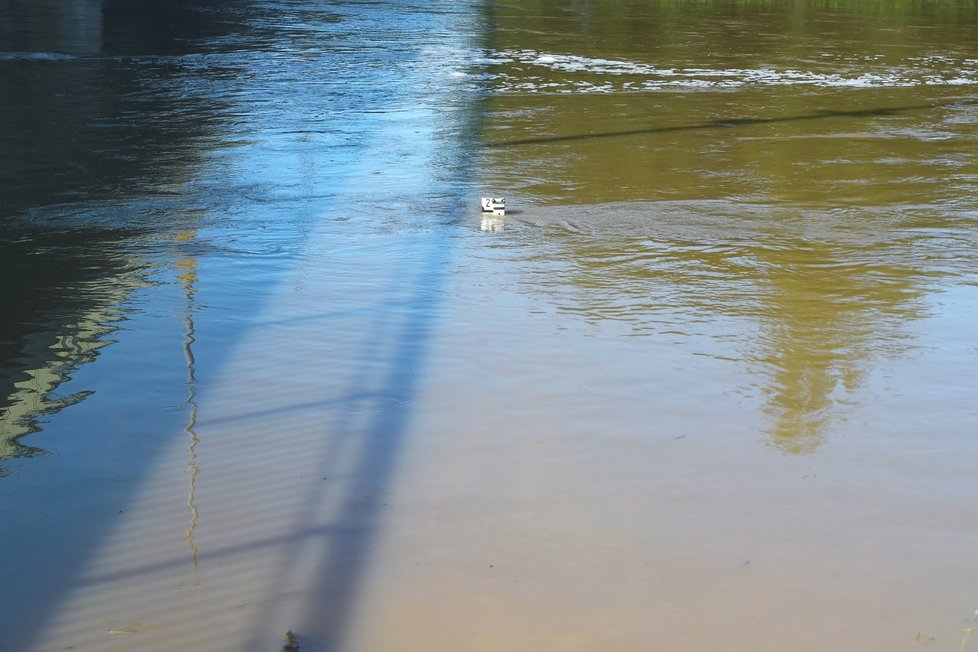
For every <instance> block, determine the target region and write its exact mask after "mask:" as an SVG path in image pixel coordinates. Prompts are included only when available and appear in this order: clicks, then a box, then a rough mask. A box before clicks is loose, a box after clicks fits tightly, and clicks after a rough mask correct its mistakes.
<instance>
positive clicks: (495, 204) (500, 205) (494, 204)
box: [482, 197, 506, 217]
mask: <svg viewBox="0 0 978 652" xmlns="http://www.w3.org/2000/svg"><path fill="white" fill-rule="evenodd" d="M482 212H483V213H492V214H493V215H498V216H500V217H501V216H503V215H505V214H506V199H505V198H503V197H483V198H482Z"/></svg>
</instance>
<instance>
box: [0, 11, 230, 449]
mask: <svg viewBox="0 0 978 652" xmlns="http://www.w3.org/2000/svg"><path fill="white" fill-rule="evenodd" d="M224 4H225V3H221V2H214V3H207V5H206V7H205V6H203V5H202V4H201V3H188V2H180V1H177V2H173V1H169V0H167V1H164V0H149V1H147V2H138V3H132V2H122V1H121V0H70V1H69V0H38V1H37V2H23V3H2V4H0V97H2V98H3V101H2V102H0V152H2V153H3V155H2V156H0V187H2V188H3V191H2V192H0V278H2V279H3V282H2V283H0V305H3V306H4V315H3V319H2V320H0V460H2V459H6V458H10V457H16V456H24V455H28V454H33V453H37V452H38V449H37V448H33V447H30V446H27V445H26V444H24V443H23V442H22V441H21V440H22V438H23V437H24V436H25V435H28V434H30V433H32V432H36V431H37V430H38V428H39V427H38V425H37V423H38V422H37V418H38V416H40V415H43V414H46V413H50V412H54V411H57V410H59V409H61V408H63V407H65V406H66V405H69V404H71V403H72V402H74V401H77V400H81V399H82V398H84V396H85V393H84V392H80V393H75V394H72V395H71V396H58V395H57V388H58V387H59V385H61V384H62V383H63V382H64V381H65V380H66V379H67V378H68V377H70V375H71V374H72V373H73V371H74V370H75V369H76V368H77V367H78V366H80V365H82V364H85V363H87V362H89V361H91V360H92V359H94V358H95V356H96V355H97V352H98V351H99V349H100V348H102V347H104V346H105V345H107V344H109V343H110V341H109V340H108V339H106V338H107V336H108V334H109V333H111V331H112V330H113V329H114V328H115V326H114V324H115V322H117V321H118V320H119V319H120V317H121V315H120V309H119V308H118V306H119V305H120V304H122V303H123V302H124V301H125V300H126V299H127V298H128V297H129V296H131V293H132V292H133V291H134V290H136V289H138V288H140V287H145V285H146V281H145V278H144V277H143V275H142V274H141V272H140V271H139V268H140V267H141V266H142V265H143V264H144V262H143V261H140V260H136V259H135V258H134V257H133V256H131V255H129V253H128V251H130V250H131V243H132V241H133V240H134V239H138V238H143V237H145V236H146V235H147V234H151V233H156V232H158V231H160V230H165V229H167V228H172V225H169V224H167V223H161V222H160V221H159V220H160V216H166V215H170V214H172V211H170V210H167V209H165V208H164V209H162V210H161V209H159V207H158V206H155V205H154V206H151V207H148V208H147V207H145V206H144V207H143V210H139V209H136V208H133V207H127V206H126V202H127V200H128V198H129V197H132V196H138V195H139V194H141V193H142V192H144V191H145V190H146V189H147V188H150V189H154V190H160V189H164V190H165V191H166V192H164V193H161V194H160V195H159V197H160V199H159V201H160V203H162V202H163V201H164V198H165V197H166V196H168V195H170V194H171V193H172V185H173V182H174V181H175V180H176V181H181V180H186V179H188V178H190V176H191V175H192V170H193V168H194V166H195V165H196V164H197V163H198V162H199V160H200V156H201V151H202V150H203V149H205V148H206V145H207V144H208V142H209V140H208V139H209V137H210V136H211V135H212V134H213V131H214V124H215V121H214V115H215V114H214V109H215V107H214V105H213V104H209V103H207V102H205V101H202V99H201V97H202V96H203V95H204V92H203V90H201V92H199V93H194V92H192V91H193V90H194V88H193V87H190V88H188V87H187V86H186V85H184V86H180V85H178V84H177V85H175V84H174V82H175V80H179V79H180V78H181V75H183V76H184V77H186V76H187V72H186V70H185V69H184V68H181V65H182V64H180V63H179V61H176V60H173V59H172V58H169V59H168V58H167V57H166V56H159V57H155V58H152V57H151V58H150V59H148V60H147V61H142V62H136V61H135V60H129V59H127V58H126V57H127V56H128V55H130V54H140V55H167V54H183V53H187V52H191V51H194V50H195V48H196V49H198V50H199V49H200V47H201V45H200V43H198V42H196V41H195V40H194V39H206V38H209V37H212V36H218V35H221V34H223V33H225V32H226V31H227V30H228V29H229V28H230V27H231V26H230V25H229V21H231V20H232V18H236V19H241V17H240V16H239V15H238V14H233V13H228V12H224V11H221V7H222V6H223V5H224ZM239 27H240V26H239ZM191 37H192V38H191ZM194 80H195V83H196V81H197V80H196V78H194ZM199 83H201V84H203V83H204V81H203V80H200V81H199ZM188 90H189V91H191V92H188ZM190 109H192V110H190ZM164 187H166V188H164ZM103 200H109V202H108V203H104V204H103V203H101V202H102V201H103Z"/></svg>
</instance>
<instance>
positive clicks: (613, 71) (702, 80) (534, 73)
mask: <svg viewBox="0 0 978 652" xmlns="http://www.w3.org/2000/svg"><path fill="white" fill-rule="evenodd" d="M821 57H822V58H825V59H830V58H831V59H836V60H838V57H837V56H835V55H832V54H829V53H823V54H822V55H821ZM883 58H884V57H883V55H879V54H876V55H865V56H860V57H858V58H856V59H849V60H844V61H840V64H839V66H838V69H837V70H818V69H814V70H806V69H801V68H797V67H793V68H776V67H773V66H764V67H760V68H677V67H675V66H662V67H659V66H657V65H654V64H650V63H643V62H637V61H629V60H623V59H605V58H598V57H586V56H580V55H575V54H560V53H553V52H540V51H537V50H503V51H491V52H485V51H483V52H480V53H479V55H478V56H473V60H472V63H473V65H477V66H482V67H484V68H485V69H486V70H487V79H488V80H489V81H491V82H493V84H494V85H493V90H494V92H497V93H545V92H550V93H553V92H561V93H567V92H572V93H596V92H600V93H613V92H615V91H637V90H638V91H650V90H661V89H673V90H674V89H684V88H687V89H710V88H718V89H730V88H740V87H746V86H789V85H806V86H813V87H825V88H887V87H892V88H897V87H913V86H933V85H944V86H966V85H978V59H956V58H954V57H949V56H945V55H935V56H928V57H913V58H908V59H907V60H906V61H905V62H903V64H902V65H892V64H891V65H889V66H882V65H879V62H880V61H881V60H882V59H883ZM503 65H505V66H506V69H505V70H503V69H500V68H501V67H502V66H503ZM867 65H872V66H874V67H875V69H871V70H866V69H865V68H866V67H867ZM860 68H863V69H862V70H860ZM584 74H586V75H588V76H589V77H590V79H587V80H582V79H580V78H576V79H575V78H574V77H575V76H576V75H584ZM595 76H598V77H601V78H603V79H598V80H595V79H594V77H595Z"/></svg>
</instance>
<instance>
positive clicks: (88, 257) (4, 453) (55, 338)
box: [0, 224, 146, 473]
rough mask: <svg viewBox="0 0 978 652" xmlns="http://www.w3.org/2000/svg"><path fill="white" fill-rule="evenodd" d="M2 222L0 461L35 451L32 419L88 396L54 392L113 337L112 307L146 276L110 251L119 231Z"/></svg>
mask: <svg viewBox="0 0 978 652" xmlns="http://www.w3.org/2000/svg"><path fill="white" fill-rule="evenodd" d="M2 227H3V225H2V224H0V277H2V278H3V279H4V284H3V302H2V303H3V305H4V318H3V319H2V320H0V460H5V459H8V458H11V457H22V456H27V455H32V454H36V453H38V452H39V451H40V449H38V448H36V447H33V446H29V445H26V444H25V443H23V441H22V439H23V438H24V437H26V436H27V435H30V434H32V433H34V432H37V431H38V430H39V426H38V419H39V418H40V417H42V416H43V415H45V414H50V413H52V412H56V411H58V410H61V409H63V408H64V407H66V406H68V405H71V404H73V403H75V402H77V401H80V400H82V399H84V398H85V396H87V393H86V392H85V391H81V392H75V393H72V394H68V395H63V394H59V393H58V390H59V387H60V386H61V385H62V383H64V382H65V381H67V380H68V379H69V378H70V377H71V376H72V374H73V373H74V371H75V370H76V369H77V368H78V367H79V366H81V365H84V364H86V363H88V362H90V361H92V360H94V359H95V358H96V357H97V356H98V354H99V351H100V350H101V349H102V348H103V347H104V346H106V345H108V344H110V343H111V340H109V339H108V337H109V335H110V334H111V333H112V331H113V330H115V328H116V325H117V323H118V322H119V321H120V320H121V319H123V317H124V313H123V311H122V310H121V309H120V308H118V306H119V305H120V304H122V302H123V301H124V300H125V299H126V297H128V296H129V295H130V294H131V293H132V292H133V291H135V290H136V289H138V288H140V287H145V285H146V281H145V279H144V278H143V275H142V273H141V271H140V270H139V269H138V265H137V264H136V263H135V261H132V260H130V259H129V258H127V257H125V256H122V255H112V254H110V252H111V250H112V249H113V247H115V246H117V244H118V242H117V241H118V240H119V239H120V238H122V237H124V234H118V233H116V234H110V233H93V232H86V233H70V232H68V233H66V232H63V231H62V232H57V231H55V232H49V231H46V230H39V229H36V228H23V227H18V228H14V229H8V228H2ZM31 253H33V255H30V254H31ZM8 279H9V280H8ZM0 473H2V470H0Z"/></svg>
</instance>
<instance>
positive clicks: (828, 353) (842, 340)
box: [533, 206, 927, 453]
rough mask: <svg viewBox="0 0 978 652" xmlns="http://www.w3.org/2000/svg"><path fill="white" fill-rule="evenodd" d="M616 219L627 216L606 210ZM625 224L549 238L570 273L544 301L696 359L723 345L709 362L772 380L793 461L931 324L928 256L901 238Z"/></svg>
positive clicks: (767, 384) (765, 385) (558, 270)
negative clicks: (923, 320)
mask: <svg viewBox="0 0 978 652" xmlns="http://www.w3.org/2000/svg"><path fill="white" fill-rule="evenodd" d="M615 210H621V211H627V210H628V209H626V208H623V207H620V206H619V207H613V206H611V207H606V208H605V209H604V212H606V213H611V214H613V213H614V211H615ZM648 210H649V211H655V210H656V209H655V208H651V207H650V208H648ZM658 210H660V211H664V209H663V208H661V207H660V208H659V209H658ZM596 212H597V211H596ZM563 213H564V214H565V215H566V213H567V211H566V210H565V211H563ZM657 218H658V219H657ZM662 218H665V219H662ZM812 218H813V219H817V218H818V215H817V214H815V215H813V216H812ZM585 219H586V218H585ZM684 219H686V220H689V222H690V223H693V222H696V221H698V220H699V225H698V226H697V227H690V224H683V220H684ZM622 220H623V221H627V224H628V226H627V229H626V233H627V234H622V233H621V232H620V231H618V232H617V233H616V232H615V230H616V227H613V226H610V225H609V228H608V230H607V231H602V229H601V228H600V226H599V227H597V228H591V229H589V232H588V233H587V234H583V233H581V232H580V231H579V230H576V229H575V230H564V229H563V228H561V227H559V226H555V227H554V228H552V229H548V234H549V236H550V237H551V239H552V240H553V241H555V243H556V245H557V251H559V252H561V253H559V254H557V258H558V259H559V260H565V259H570V260H573V265H571V266H563V265H560V264H557V265H554V266H553V267H552V268H549V269H546V270H542V271H541V273H542V274H545V275H546V276H547V277H548V281H547V282H541V283H539V284H534V285H533V287H534V291H535V292H536V291H539V289H540V288H548V291H550V292H552V293H554V295H555V296H556V301H558V302H559V304H560V307H561V308H562V309H563V310H564V311H565V312H569V313H575V314H578V315H580V316H581V317H582V318H584V319H586V320H588V321H592V322H599V321H603V320H614V321H621V322H625V323H628V324H630V325H631V326H632V327H633V328H634V332H635V333H636V334H644V335H649V336H657V335H660V334H662V333H667V335H666V337H668V338H669V339H670V340H677V341H678V342H679V345H680V346H688V347H689V349H690V350H691V352H697V353H699V352H701V351H697V347H698V346H700V345H699V344H698V342H712V344H710V345H708V346H709V350H708V351H707V352H705V354H707V355H711V356H715V357H717V358H721V359H735V360H738V361H739V362H741V363H743V364H746V365H747V367H748V369H749V371H750V372H751V374H752V375H754V376H755V377H758V378H761V379H764V380H763V381H762V390H761V391H762V392H763V395H764V397H765V406H764V408H763V409H764V412H765V413H766V414H767V415H768V416H769V418H770V420H771V425H770V427H769V428H768V430H767V433H768V435H769V436H770V438H771V443H772V444H773V445H775V446H777V447H778V448H781V449H782V450H784V451H786V452H790V453H805V452H811V451H814V450H815V449H816V448H818V446H819V445H820V444H821V443H822V442H823V441H824V438H825V436H826V435H827V433H828V432H829V430H830V428H831V427H832V424H833V423H834V422H835V421H837V420H838V419H839V418H840V417H842V416H844V413H845V410H846V404H847V401H851V400H852V398H851V395H852V393H853V392H854V391H855V390H857V389H858V388H859V386H860V385H861V383H862V382H863V380H864V378H865V376H866V374H867V372H868V369H869V367H870V365H871V364H872V359H873V358H874V357H876V356H881V355H889V354H893V353H898V352H900V351H902V350H903V349H904V347H905V346H906V343H905V342H904V336H903V330H904V327H905V325H906V324H907V323H908V322H910V321H913V320H915V319H918V318H920V317H922V316H923V314H922V312H921V310H922V308H921V307H920V304H919V299H920V297H921V296H922V295H923V293H924V292H925V291H926V287H925V286H923V285H922V283H921V280H922V278H923V277H924V274H923V273H922V272H921V271H920V270H921V269H924V264H925V263H924V262H923V261H924V260H925V259H926V256H927V254H926V252H923V253H921V254H915V253H914V252H912V251H910V250H908V249H907V247H906V246H905V244H903V243H898V242H897V241H896V240H893V241H892V242H890V243H888V242H886V241H884V240H882V239H881V238H878V237H874V236H873V235H871V234H869V233H868V232H867V237H866V238H865V241H864V242H862V243H857V244H854V243H853V242H850V241H845V242H843V241H838V240H835V241H834V240H833V238H832V237H831V234H829V237H828V238H825V237H822V238H819V239H812V238H804V237H798V236H773V235H770V234H769V233H765V230H768V229H766V227H761V228H757V229H753V228H752V229H748V230H744V229H743V228H742V227H741V228H740V230H737V228H738V227H737V226H736V223H735V221H734V220H725V219H720V218H711V220H710V221H709V222H703V221H702V218H701V217H700V218H695V217H692V216H690V215H688V214H687V215H685V216H683V215H682V213H679V214H677V215H673V216H668V217H667V216H663V215H661V214H660V215H654V214H649V215H646V216H644V218H643V219H642V220H628V219H627V218H624V217H623V218H622ZM582 221H583V220H582ZM614 221H615V219H614V217H611V218H610V222H614ZM657 221H658V224H656V222H657ZM785 230H786V231H790V230H791V229H790V228H786V229H785ZM717 233H725V237H724V238H722V240H723V241H722V242H720V241H718V237H717V235H716V234H717ZM711 234H712V235H711ZM823 235H824V234H823ZM847 240H858V238H852V237H851V235H850V237H848V238H847ZM921 244H922V243H921ZM677 338H678V339H677Z"/></svg>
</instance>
